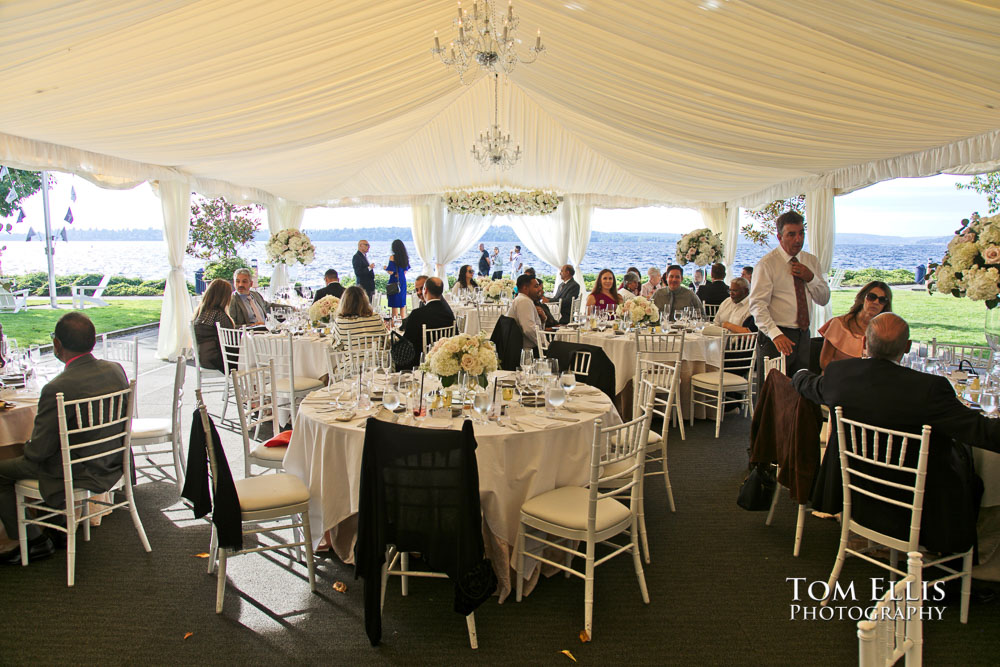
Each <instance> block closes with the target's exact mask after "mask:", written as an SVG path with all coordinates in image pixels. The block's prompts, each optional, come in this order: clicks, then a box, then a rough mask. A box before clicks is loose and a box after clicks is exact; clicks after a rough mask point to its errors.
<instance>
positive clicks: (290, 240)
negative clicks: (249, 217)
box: [264, 229, 316, 264]
mask: <svg viewBox="0 0 1000 667" xmlns="http://www.w3.org/2000/svg"><path fill="white" fill-rule="evenodd" d="M264 249H265V250H266V251H267V263H268V264H295V263H299V264H312V262H313V260H314V259H316V246H314V245H313V244H312V241H310V240H309V237H308V236H306V235H305V234H303V233H302V232H300V231H299V230H297V229H282V230H281V231H280V232H278V233H277V234H273V235H272V236H271V238H270V240H268V242H267V243H266V244H265V245H264Z"/></svg>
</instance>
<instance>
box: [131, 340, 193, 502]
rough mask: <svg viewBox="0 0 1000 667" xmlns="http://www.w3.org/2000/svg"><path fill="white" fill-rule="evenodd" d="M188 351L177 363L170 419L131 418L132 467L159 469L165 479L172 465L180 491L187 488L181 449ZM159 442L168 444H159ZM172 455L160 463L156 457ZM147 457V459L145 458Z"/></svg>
mask: <svg viewBox="0 0 1000 667" xmlns="http://www.w3.org/2000/svg"><path fill="white" fill-rule="evenodd" d="M188 357H189V350H187V349H184V350H182V351H181V354H179V355H178V356H177V360H176V362H175V363H174V385H173V391H172V392H171V394H170V417H169V418H166V419H164V418H145V419H133V420H132V451H133V455H134V457H135V462H134V464H133V468H134V469H135V471H136V472H139V471H142V470H156V471H157V472H158V473H160V474H161V475H162V476H163V477H164V478H167V479H169V477H168V476H167V473H166V472H165V471H164V467H165V466H170V465H173V467H174V478H173V480H174V482H175V483H176V485H177V491H178V492H180V490H181V489H182V488H183V487H184V465H185V458H184V457H183V456H182V452H181V441H182V439H183V433H182V432H181V411H182V410H183V407H184V377H185V375H186V373H187V360H188ZM157 445H167V446H166V447H162V446H160V447H158V446H157ZM166 454H169V455H170V457H171V461H170V463H160V462H157V461H156V460H154V458H153V457H154V456H163V455H166ZM142 459H145V462H143V461H142Z"/></svg>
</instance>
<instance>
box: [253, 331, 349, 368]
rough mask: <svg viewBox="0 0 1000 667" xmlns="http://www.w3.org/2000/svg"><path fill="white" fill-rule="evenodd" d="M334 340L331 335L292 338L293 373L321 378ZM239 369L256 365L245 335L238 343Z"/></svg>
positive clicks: (281, 335)
mask: <svg viewBox="0 0 1000 667" xmlns="http://www.w3.org/2000/svg"><path fill="white" fill-rule="evenodd" d="M253 335H254V336H268V337H271V338H279V337H283V336H286V335H287V334H270V333H254V334H253ZM334 342H335V339H334V337H333V336H332V335H329V336H320V335H318V334H304V335H300V336H295V338H293V339H292V355H293V356H294V360H293V361H294V363H295V374H296V375H304V376H306V377H313V378H321V377H323V376H324V375H326V373H327V356H328V355H329V353H330V347H331V346H332V345H333V343H334ZM239 365H240V369H246V368H253V367H254V366H256V365H257V357H256V355H255V354H254V351H253V347H252V346H251V345H250V340H249V338H248V337H247V336H243V342H242V343H241V344H240V358H239Z"/></svg>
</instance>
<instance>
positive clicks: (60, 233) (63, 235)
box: [59, 227, 68, 241]
mask: <svg viewBox="0 0 1000 667" xmlns="http://www.w3.org/2000/svg"><path fill="white" fill-rule="evenodd" d="M59 236H61V237H62V240H63V241H66V240H68V239H67V238H66V228H65V227H63V228H62V231H61V232H59Z"/></svg>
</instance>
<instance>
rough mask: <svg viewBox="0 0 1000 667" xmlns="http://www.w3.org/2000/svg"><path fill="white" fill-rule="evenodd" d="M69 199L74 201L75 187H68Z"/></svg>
mask: <svg viewBox="0 0 1000 667" xmlns="http://www.w3.org/2000/svg"><path fill="white" fill-rule="evenodd" d="M69 200H70V201H76V188H74V187H70V189H69Z"/></svg>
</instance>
